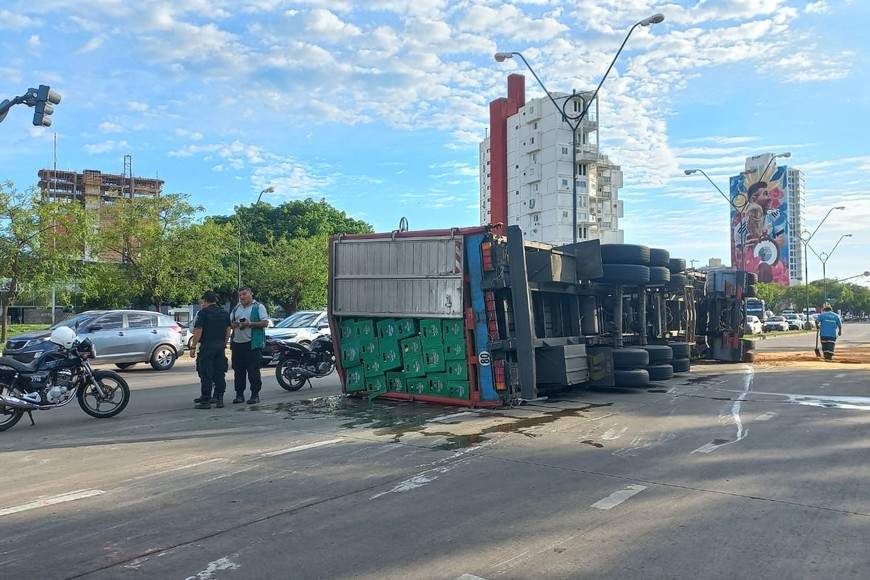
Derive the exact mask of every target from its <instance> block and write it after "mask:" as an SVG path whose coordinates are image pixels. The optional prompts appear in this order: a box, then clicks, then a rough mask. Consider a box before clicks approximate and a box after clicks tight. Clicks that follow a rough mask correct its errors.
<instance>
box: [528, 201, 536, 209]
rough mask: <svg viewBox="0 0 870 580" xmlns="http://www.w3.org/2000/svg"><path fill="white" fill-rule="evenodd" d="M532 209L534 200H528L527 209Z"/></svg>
mask: <svg viewBox="0 0 870 580" xmlns="http://www.w3.org/2000/svg"><path fill="white" fill-rule="evenodd" d="M533 207H535V200H534V199H530V200H529V209H531V208H533Z"/></svg>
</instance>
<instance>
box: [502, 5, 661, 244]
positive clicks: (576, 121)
mask: <svg viewBox="0 0 870 580" xmlns="http://www.w3.org/2000/svg"><path fill="white" fill-rule="evenodd" d="M664 19H665V16H664V14H661V13H657V14H653V15H652V16H650V17H648V18H644V19H643V20H640V21H638V22H635V23H634V25H632V27H631V28H629V29H628V33H627V34H626V35H625V39H623V41H622V44H621V45H620V47H619V50H617V51H616V55H615V56H614V57H613V60H612V61H610V66H608V67H607V70H606V71H605V72H604V76H603V77H601V82H599V83H598V86H597V87H596V88H595V91H594V92H593V93H592V96H591V97H590V98H589V100H588V101H587V100H586V99H585V98H584V97H583V96H582V95H580V94H578V93H577V91H576V90H575V91H572V92H571V96H570V97H566V98H565V100H564V102H563V103H562V106H561V107H560V106H559V104H558V103H557V102H556V99H555V98H553V95H552V93H550V91H548V90H547V87H545V86H544V83H543V82H542V81H541V79H540V77H538V74H537V73H536V72H535V70H534V69H533V68H532V65H530V64H529V61H527V60H526V57H524V56H523V55H522V54H521V53H519V52H516V51H513V52H497V53H495V60H496V61H497V62H504V61H505V59H508V58H513V57H514V56H518V57H520V60H522V61H523V64H525V65H526V68H528V69H529V71H530V72H531V73H532V76H534V77H535V80H536V81H538V84H539V85H540V86H541V88H542V89H543V90H544V92H545V93H546V94H547V97H549V99H550V102H551V103H553V106H554V107H556V110H557V111H559V110H561V112H562V120H563V121H564V122H565V123H567V125H568V126H569V127H570V128H571V151H572V153H571V182H572V187H571V192H572V198H573V199H572V202H571V207H572V209H573V212H572V213H573V219H572V220H571V226H572V229H573V234H572V240H573V241H574V243H575V244H576V243H577V129H579V128H580V124H581V123H582V122H583V119H584V118H585V117H586V113H588V112H589V107H590V106H591V105H592V102H593V101H595V99H596V98H597V97H598V91H599V90H600V89H601V86H602V85H603V84H604V81H605V79H607V75H608V74H610V70H611V69H612V68H613V65H614V64H616V59H618V58H619V55H620V53H621V52H622V49H623V48H625V43H627V42H628V38H629V37H630V36H631V33H632V32H634V29H635V28H637V27H638V26H649V25H651V24H658V23H660V22H663V21H664ZM578 99H579V100H580V102H581V103H582V109H581V110H580V113H579V114H578V115H569V114H568V112H567V107H568V103H569V102H576V101H577V100H578ZM600 236H601V233H600V230H599V239H600Z"/></svg>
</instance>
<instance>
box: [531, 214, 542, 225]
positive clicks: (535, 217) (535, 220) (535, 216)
mask: <svg viewBox="0 0 870 580" xmlns="http://www.w3.org/2000/svg"><path fill="white" fill-rule="evenodd" d="M540 217H541V216H540V214H536V213H535V214H532V222H533V223H538V222H539V221H541V220H540Z"/></svg>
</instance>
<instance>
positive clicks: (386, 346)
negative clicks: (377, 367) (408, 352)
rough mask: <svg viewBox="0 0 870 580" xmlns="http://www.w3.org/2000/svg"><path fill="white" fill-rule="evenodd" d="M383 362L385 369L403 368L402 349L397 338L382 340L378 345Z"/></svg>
mask: <svg viewBox="0 0 870 580" xmlns="http://www.w3.org/2000/svg"><path fill="white" fill-rule="evenodd" d="M378 347H379V349H380V354H381V364H382V367H381V368H383V369H384V370H385V371H390V370H393V369H399V368H402V350H401V349H400V348H399V343H398V342H397V341H395V340H382V341H381V342H380V344H379V345H378Z"/></svg>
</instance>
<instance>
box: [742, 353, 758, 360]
mask: <svg viewBox="0 0 870 580" xmlns="http://www.w3.org/2000/svg"><path fill="white" fill-rule="evenodd" d="M742 360H743V362H755V353H754V352H752V351H751V350H750V351H748V352H744V353H743V357H742Z"/></svg>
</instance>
